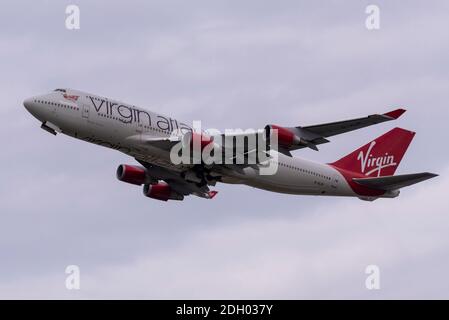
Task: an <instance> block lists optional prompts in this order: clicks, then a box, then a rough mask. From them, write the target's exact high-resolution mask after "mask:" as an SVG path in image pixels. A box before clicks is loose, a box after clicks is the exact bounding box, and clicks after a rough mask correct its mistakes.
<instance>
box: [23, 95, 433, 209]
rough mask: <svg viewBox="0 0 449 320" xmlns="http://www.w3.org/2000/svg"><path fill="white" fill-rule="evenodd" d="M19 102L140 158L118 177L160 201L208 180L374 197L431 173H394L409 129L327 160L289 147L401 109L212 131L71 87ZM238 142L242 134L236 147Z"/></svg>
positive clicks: (54, 129)
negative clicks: (238, 130)
mask: <svg viewBox="0 0 449 320" xmlns="http://www.w3.org/2000/svg"><path fill="white" fill-rule="evenodd" d="M24 106H25V108H26V109H27V110H28V111H29V112H30V113H31V114H32V115H33V116H34V117H36V118H37V119H38V120H39V121H40V122H41V123H42V125H41V128H42V129H44V130H46V131H48V132H50V133H52V134H54V135H56V134H57V133H64V134H66V135H69V136H71V137H74V138H78V139H81V140H84V141H88V142H91V143H95V144H98V145H101V146H105V147H108V148H112V149H115V150H118V151H121V152H123V153H125V154H127V155H129V156H131V157H133V158H135V159H136V160H137V162H139V164H140V165H128V164H121V165H119V167H118V169H117V178H118V179H119V180H120V181H123V182H127V183H131V184H135V185H143V193H144V195H145V196H147V197H150V198H153V199H158V200H163V201H167V200H183V199H184V197H185V196H188V195H196V196H199V197H203V198H206V199H212V198H213V197H214V196H215V195H216V193H217V192H216V191H211V190H210V189H209V186H215V185H216V183H217V182H222V183H231V184H245V185H248V186H251V187H254V188H259V189H264V190H268V191H273V192H279V193H287V194H295V195H323V196H347V197H357V198H360V199H362V200H368V201H373V200H375V199H378V198H394V197H397V196H398V195H399V192H400V189H401V188H403V187H407V186H410V185H413V184H415V183H418V182H421V181H424V180H427V179H430V178H433V177H435V176H437V175H436V174H432V173H427V172H424V173H414V174H404V175H394V173H395V171H396V169H397V168H398V166H399V163H400V162H401V160H402V157H403V156H404V154H405V152H406V150H407V148H408V146H409V144H410V143H411V141H412V139H413V137H414V135H415V133H414V132H412V131H408V130H405V129H401V128H394V129H392V130H391V131H389V132H387V133H385V134H384V135H382V136H380V137H379V138H377V139H374V140H373V141H371V142H369V143H368V144H366V145H364V146H362V147H361V148H359V149H357V150H355V151H354V152H352V153H350V154H349V155H347V156H344V157H343V158H341V159H340V160H337V161H335V162H333V163H329V164H321V163H316V162H312V161H309V160H305V159H302V158H299V157H293V156H292V154H291V153H290V152H291V151H294V150H298V149H301V148H311V149H313V150H318V148H317V146H318V145H320V144H323V143H327V142H329V140H328V139H327V138H328V137H331V136H334V135H338V134H342V133H346V132H349V131H353V130H357V129H360V128H364V127H367V126H371V125H374V124H377V123H381V122H385V121H390V120H395V119H397V118H399V117H400V116H401V115H402V114H403V113H404V112H405V110H403V109H397V110H394V111H391V112H388V113H385V114H375V115H370V116H368V117H364V118H358V119H352V120H346V121H339V122H333V123H326V124H319V125H313V126H302V127H300V126H298V127H281V126H276V125H267V126H266V127H265V128H264V129H263V130H258V131H254V132H252V133H243V134H242V133H230V134H226V133H225V134H211V133H209V132H208V131H203V130H200V131H198V130H195V126H189V125H187V124H186V123H185V122H180V121H178V120H175V119H173V118H171V117H167V116H164V115H160V114H157V113H154V112H151V111H148V110H145V109H141V108H138V107H136V106H133V105H130V104H126V103H122V102H119V101H116V100H113V99H109V98H105V97H100V96H97V95H93V94H89V93H86V92H81V91H77V90H72V89H56V90H54V91H53V92H51V93H49V94H45V95H40V96H35V97H32V98H29V99H26V100H25V101H24ZM242 136H243V138H244V139H243V140H242V139H239V138H241V137H242ZM229 138H231V139H229ZM252 138H255V139H252ZM249 140H251V141H255V144H254V145H250V143H249V142H248V141H249ZM225 141H226V142H225ZM229 141H231V142H232V143H231V142H229ZM237 141H240V142H241V141H243V143H240V144H242V146H240V145H239V144H238V143H237ZM234 143H235V144H234ZM176 148H178V149H176ZM198 148H199V151H200V152H199V153H198V152H196V151H197V149H198ZM174 150H175V151H174ZM176 150H177V151H176ZM184 151H185V154H186V155H187V156H183V158H182V159H184V160H186V159H187V161H178V160H179V158H180V157H181V156H180V154H181V155H183V152H184ZM189 151H191V152H190V153H189ZM206 151H209V152H208V153H207V152H206ZM198 154H199V155H200V156H199V157H198ZM207 154H208V156H207ZM204 155H206V156H204ZM217 155H219V156H218V157H216V156H217ZM211 159H215V160H217V159H218V161H210V160H211ZM208 160H209V161H208Z"/></svg>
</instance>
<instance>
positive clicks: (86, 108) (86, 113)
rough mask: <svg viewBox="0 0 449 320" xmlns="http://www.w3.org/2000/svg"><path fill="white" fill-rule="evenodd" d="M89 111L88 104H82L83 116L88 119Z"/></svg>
mask: <svg viewBox="0 0 449 320" xmlns="http://www.w3.org/2000/svg"><path fill="white" fill-rule="evenodd" d="M89 111H90V106H89V105H87V104H83V111H82V116H83V118H85V119H89Z"/></svg>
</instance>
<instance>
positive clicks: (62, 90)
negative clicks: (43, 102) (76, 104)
mask: <svg viewBox="0 0 449 320" xmlns="http://www.w3.org/2000/svg"><path fill="white" fill-rule="evenodd" d="M55 91H60V92H64V93H66V91H65V89H55Z"/></svg>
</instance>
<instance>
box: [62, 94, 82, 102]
mask: <svg viewBox="0 0 449 320" xmlns="http://www.w3.org/2000/svg"><path fill="white" fill-rule="evenodd" d="M62 96H63V97H64V99H67V100H70V101H76V100H78V98H79V96H75V95H68V94H65V93H64V94H63V95H62Z"/></svg>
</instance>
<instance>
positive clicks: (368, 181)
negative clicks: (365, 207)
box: [352, 172, 438, 191]
mask: <svg viewBox="0 0 449 320" xmlns="http://www.w3.org/2000/svg"><path fill="white" fill-rule="evenodd" d="M436 176H438V175H437V174H434V173H429V172H423V173H413V174H403V175H397V176H388V177H380V178H354V179H352V180H354V181H355V182H357V183H358V184H360V185H362V186H365V187H368V188H372V189H377V190H385V191H389V190H397V189H400V188H404V187H408V186H411V185H413V184H415V183H419V182H422V181H425V180H427V179H431V178H434V177H436Z"/></svg>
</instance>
